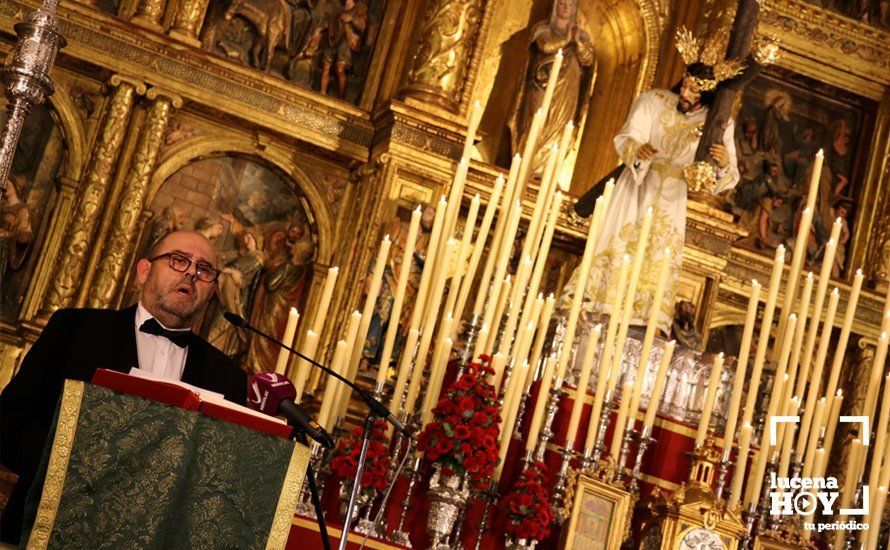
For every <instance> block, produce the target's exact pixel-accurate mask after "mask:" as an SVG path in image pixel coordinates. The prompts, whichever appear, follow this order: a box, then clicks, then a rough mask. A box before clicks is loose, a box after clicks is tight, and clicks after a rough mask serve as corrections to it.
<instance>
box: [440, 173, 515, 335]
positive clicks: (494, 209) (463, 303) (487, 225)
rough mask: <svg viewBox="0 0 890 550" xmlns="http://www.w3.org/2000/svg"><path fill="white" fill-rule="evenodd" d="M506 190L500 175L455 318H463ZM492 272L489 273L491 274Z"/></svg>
mask: <svg viewBox="0 0 890 550" xmlns="http://www.w3.org/2000/svg"><path fill="white" fill-rule="evenodd" d="M503 190H504V176H503V175H498V178H497V180H495V183H494V188H493V189H492V191H491V196H490V197H489V198H488V205H487V206H486V207H485V214H483V215H482V223H481V224H480V225H479V232H478V234H477V235H476V241H475V244H474V245H473V253H472V254H471V255H470V263H469V265H468V266H467V273H466V275H465V276H464V278H463V280H462V281H461V284H460V294H459V295H458V297H457V305H456V306H455V308H454V313H455V315H454V318H455V319H458V320H460V319H463V313H464V308H465V307H466V304H467V298H468V297H469V295H470V290H471V289H472V288H473V281H474V279H475V278H476V269H478V267H479V261H480V260H481V258H482V252H483V251H484V250H485V241H486V240H488V232H489V230H490V229H491V222H492V221H493V220H494V214H495V212H497V210H498V201H500V199H501V193H502V192H503ZM490 275H491V274H490V273H489V276H490ZM479 285H480V290H481V289H482V287H483V286H485V287H487V286H488V281H487V280H485V281H480V283H479ZM459 326H460V324H459V323H458V324H457V326H455V327H454V329H455V332H454V334H453V335H452V336H453V337H454V338H456V337H457V328H458V327H459Z"/></svg>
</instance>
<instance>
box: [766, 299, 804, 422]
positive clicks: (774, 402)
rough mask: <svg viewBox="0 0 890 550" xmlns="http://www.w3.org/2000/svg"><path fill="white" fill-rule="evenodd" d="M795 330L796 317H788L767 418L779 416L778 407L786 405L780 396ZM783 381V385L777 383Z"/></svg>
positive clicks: (785, 381) (785, 379)
mask: <svg viewBox="0 0 890 550" xmlns="http://www.w3.org/2000/svg"><path fill="white" fill-rule="evenodd" d="M796 330H797V315H795V314H793V313H792V314H791V315H789V316H788V322H787V323H785V338H783V339H782V349H781V350H780V352H779V365H778V367H776V376H775V381H776V383H774V384H773V391H772V393H771V394H770V399H769V405H768V406H767V418H769V417H771V416H775V415H777V414H781V412H780V407H782V406H783V405H785V404H786V403H787V399H786V400H785V401H782V395H783V394H784V392H785V389H786V388H787V387H788V379H789V376H788V372H787V371H788V359H789V357H790V356H791V344H792V343H793V341H794V338H793V337H792V335H793V334H794V332H795V331H796ZM780 380H784V383H783V384H778V381H780Z"/></svg>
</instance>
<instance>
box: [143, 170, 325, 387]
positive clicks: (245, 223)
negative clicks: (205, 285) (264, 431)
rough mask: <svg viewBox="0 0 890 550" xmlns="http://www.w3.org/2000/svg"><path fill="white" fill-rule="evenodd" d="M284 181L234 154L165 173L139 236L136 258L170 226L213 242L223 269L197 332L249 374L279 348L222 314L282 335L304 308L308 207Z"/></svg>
mask: <svg viewBox="0 0 890 550" xmlns="http://www.w3.org/2000/svg"><path fill="white" fill-rule="evenodd" d="M288 181H289V179H287V178H286V177H285V176H282V175H280V174H279V173H278V172H276V171H274V170H272V169H270V168H267V167H266V166H264V165H262V164H258V163H256V162H254V161H251V160H248V159H245V158H240V157H221V158H212V159H204V160H199V161H195V162H192V163H191V164H188V165H187V166H185V167H184V168H182V169H180V170H179V171H177V172H176V173H174V174H173V175H172V176H170V178H169V179H168V180H167V181H166V182H164V184H163V185H162V187H161V189H160V190H159V191H158V193H157V194H156V195H155V197H154V198H153V200H152V202H151V206H150V209H151V211H152V212H153V213H154V214H153V218H152V220H151V221H150V222H149V224H148V226H147V228H146V230H145V234H144V235H143V237H142V244H141V250H140V252H141V254H139V257H144V256H145V255H147V254H149V253H150V249H151V247H152V245H153V243H155V242H157V240H158V239H160V238H161V237H163V236H164V235H165V234H166V233H167V232H169V231H173V230H176V229H193V230H195V231H199V232H201V233H203V234H204V235H205V236H206V237H207V238H208V239H209V240H210V241H211V242H212V243H214V245H215V247H216V249H217V251H218V252H219V268H220V270H221V273H220V277H219V280H218V281H217V292H216V295H215V296H214V297H213V299H212V300H211V302H210V305H209V306H208V308H207V311H206V312H205V313H204V318H203V320H202V321H201V322H200V323H199V324H198V325H196V326H197V332H199V333H200V334H201V336H203V337H204V338H206V339H207V340H208V341H209V342H210V343H211V344H213V345H214V346H216V347H217V348H219V349H220V350H222V351H223V352H224V353H225V354H226V355H228V356H230V357H232V358H233V359H235V360H236V361H238V362H239V363H240V364H242V365H243V366H244V367H245V368H246V369H247V370H249V371H254V372H260V371H268V370H272V369H274V366H275V359H276V357H277V356H278V349H277V348H275V347H273V345H271V344H269V343H268V342H266V341H264V340H261V339H259V338H251V337H249V336H248V335H247V334H245V332H244V331H240V330H237V329H236V328H235V327H234V326H233V325H231V324H230V323H228V322H227V321H226V320H225V319H224V318H223V313H224V312H226V311H231V312H234V313H236V314H238V315H241V316H242V317H244V318H245V319H248V320H250V322H251V324H252V325H254V326H255V327H257V328H259V329H260V330H262V331H264V332H266V333H268V334H273V335H277V337H279V338H280V337H281V336H282V335H283V334H284V328H285V325H286V322H287V316H288V312H289V311H290V308H291V307H297V308H298V309H299V310H301V311H302V305H303V304H304V302H305V296H306V293H307V291H308V289H309V283H310V277H311V275H312V264H313V261H314V258H315V240H314V233H315V232H314V230H313V225H312V223H313V218H312V215H311V212H310V211H309V207H308V204H307V203H306V201H305V199H304V198H303V197H302V196H301V195H300V194H299V191H298V190H296V188H295V186H294V185H293V184H289V183H288ZM134 292H135V289H134ZM134 300H135V294H134V297H133V299H132V300H131V301H134Z"/></svg>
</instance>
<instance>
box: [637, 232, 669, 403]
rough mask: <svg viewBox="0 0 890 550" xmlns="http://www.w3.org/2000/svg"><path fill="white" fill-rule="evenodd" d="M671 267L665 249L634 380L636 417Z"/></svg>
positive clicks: (667, 250) (667, 252) (667, 249)
mask: <svg viewBox="0 0 890 550" xmlns="http://www.w3.org/2000/svg"><path fill="white" fill-rule="evenodd" d="M670 266H671V249H670V248H665V249H664V256H663V257H662V259H661V267H660V269H659V270H658V279H657V281H656V283H655V293H654V294H653V295H652V307H651V308H650V309H649V321H648V322H647V323H646V333H645V335H644V336H643V347H642V349H641V350H640V360H639V363H638V364H637V375H636V377H635V378H634V393H633V400H632V401H631V402H630V414H631V415H634V414H636V412H637V408H638V407H639V404H640V396H641V395H642V392H643V381H644V380H645V378H646V372H647V370H648V369H649V356H650V354H651V352H652V342H653V341H654V340H655V330H656V329H657V328H658V317H659V314H660V313H661V298H662V296H663V295H664V289H665V287H666V286H667V278H668V273H669V272H670Z"/></svg>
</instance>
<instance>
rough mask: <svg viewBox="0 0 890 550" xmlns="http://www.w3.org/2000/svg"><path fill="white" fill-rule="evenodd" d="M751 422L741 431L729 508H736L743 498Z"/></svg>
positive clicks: (751, 429)
mask: <svg viewBox="0 0 890 550" xmlns="http://www.w3.org/2000/svg"><path fill="white" fill-rule="evenodd" d="M752 431H753V428H752V427H751V424H747V423H746V424H745V425H744V426H742V429H741V430H740V431H739V454H738V455H737V456H736V459H735V471H734V472H733V474H732V489H731V490H730V492H729V503H728V505H727V508H728V509H729V510H734V509H735V508H736V506H738V505H739V501H740V500H741V498H742V483H743V482H744V480H745V469H746V468H747V467H748V451H749V450H750V448H751V432H752Z"/></svg>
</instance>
